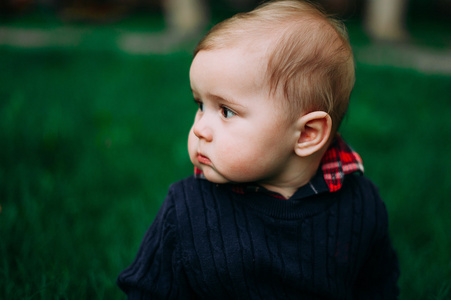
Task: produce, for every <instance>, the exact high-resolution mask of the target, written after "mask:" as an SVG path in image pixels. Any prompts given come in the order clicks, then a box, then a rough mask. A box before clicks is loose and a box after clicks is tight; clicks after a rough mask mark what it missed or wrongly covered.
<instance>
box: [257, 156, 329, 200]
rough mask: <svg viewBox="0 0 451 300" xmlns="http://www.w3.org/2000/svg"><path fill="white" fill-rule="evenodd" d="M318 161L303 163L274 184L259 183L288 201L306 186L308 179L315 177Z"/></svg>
mask: <svg viewBox="0 0 451 300" xmlns="http://www.w3.org/2000/svg"><path fill="white" fill-rule="evenodd" d="M319 164H320V160H318V159H312V160H309V161H308V162H307V163H306V162H305V161H303V162H302V163H300V164H299V165H298V166H295V167H293V168H292V170H289V171H287V173H286V174H285V176H284V178H279V180H278V181H274V182H259V184H260V185H261V186H263V187H264V188H266V189H267V190H270V191H272V192H276V193H278V194H280V195H282V196H283V197H284V198H285V199H289V198H290V197H291V196H293V194H294V193H295V192H296V191H297V190H298V189H299V188H300V187H302V186H304V185H306V184H308V182H309V181H310V179H312V177H313V176H315V174H316V172H317V171H318V168H319Z"/></svg>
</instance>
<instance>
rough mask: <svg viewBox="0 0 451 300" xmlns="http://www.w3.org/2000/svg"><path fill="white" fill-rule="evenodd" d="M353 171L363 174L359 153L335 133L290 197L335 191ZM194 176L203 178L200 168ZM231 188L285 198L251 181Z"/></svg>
mask: <svg viewBox="0 0 451 300" xmlns="http://www.w3.org/2000/svg"><path fill="white" fill-rule="evenodd" d="M354 172H360V173H362V174H363V172H364V168H363V163H362V159H361V158H360V155H359V154H358V153H357V152H355V151H354V150H353V149H352V148H351V147H350V146H349V145H348V144H347V143H346V142H345V141H344V140H343V138H342V137H341V136H340V135H339V134H337V136H336V138H335V140H334V142H333V143H332V144H331V145H330V147H329V149H327V151H326V153H325V154H324V156H323V158H322V160H321V164H320V168H319V169H318V172H317V173H316V175H315V176H313V178H312V179H311V180H310V181H309V183H308V184H306V185H305V186H302V187H300V188H299V189H298V191H297V192H296V193H295V194H294V195H293V196H292V197H291V199H300V198H305V197H308V196H311V195H314V194H319V193H322V192H336V191H338V190H339V189H340V188H341V187H342V185H343V182H344V178H345V175H347V174H351V173H354ZM194 176H195V177H196V178H202V179H205V176H204V174H203V173H202V171H201V170H199V169H197V168H196V167H195V168H194ZM231 188H232V190H233V191H234V192H236V193H239V194H245V193H256V192H257V193H258V192H264V193H267V194H270V195H271V196H274V197H276V198H281V199H285V198H284V197H283V196H282V195H280V194H278V193H274V192H271V191H269V190H267V189H265V188H263V187H262V186H259V185H257V184H253V183H233V184H231Z"/></svg>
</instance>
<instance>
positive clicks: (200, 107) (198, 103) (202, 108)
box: [194, 100, 204, 111]
mask: <svg viewBox="0 0 451 300" xmlns="http://www.w3.org/2000/svg"><path fill="white" fill-rule="evenodd" d="M194 102H195V103H196V104H197V106H199V110H200V111H204V104H203V103H202V102H200V101H198V100H194Z"/></svg>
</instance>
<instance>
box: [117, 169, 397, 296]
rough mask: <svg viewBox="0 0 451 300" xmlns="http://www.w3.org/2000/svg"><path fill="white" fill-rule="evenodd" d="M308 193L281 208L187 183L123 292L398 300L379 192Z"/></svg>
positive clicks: (267, 198)
mask: <svg viewBox="0 0 451 300" xmlns="http://www.w3.org/2000/svg"><path fill="white" fill-rule="evenodd" d="M313 190H315V192H318V191H317V189H313ZM311 191H312V189H306V188H305V189H303V190H302V189H301V190H300V191H298V192H297V193H296V194H295V195H294V196H293V197H292V198H290V199H289V200H283V199H277V198H274V197H272V196H271V195H269V194H266V193H244V194H240V193H236V192H233V191H232V188H231V186H230V185H217V184H214V183H210V182H208V181H206V180H201V179H195V178H194V177H189V178H187V179H185V180H183V181H180V182H178V183H176V184H174V185H172V186H171V188H170V190H169V193H168V196H167V198H166V200H165V202H164V203H163V205H162V207H161V209H160V211H159V213H158V215H157V217H156V219H155V220H154V222H153V224H152V226H151V227H150V229H149V230H148V232H147V234H146V236H145V237H144V239H143V242H142V245H141V247H140V250H139V252H138V254H137V257H136V259H135V261H134V262H133V263H132V264H131V265H130V266H129V267H128V268H127V269H126V270H124V271H123V272H122V273H121V274H120V276H119V278H118V285H119V286H120V287H121V289H122V290H124V291H125V292H126V293H127V294H128V295H129V298H130V299H365V300H368V299H384V300H386V299H396V298H397V295H398V288H397V285H396V282H397V278H398V274H399V269H398V262H397V258H396V255H395V253H394V251H393V249H392V246H391V243H390V239H389V236H388V228H387V227H388V225H387V224H388V220H387V213H386V209H385V206H384V204H383V202H382V201H381V199H380V198H379V195H378V192H377V190H376V188H375V187H374V185H373V184H372V183H371V182H370V181H369V180H367V179H366V178H365V177H364V176H360V175H354V174H353V175H347V176H346V178H345V181H344V184H343V187H342V188H341V189H340V190H339V191H337V192H333V193H330V192H324V190H320V192H319V194H315V193H312V192H311Z"/></svg>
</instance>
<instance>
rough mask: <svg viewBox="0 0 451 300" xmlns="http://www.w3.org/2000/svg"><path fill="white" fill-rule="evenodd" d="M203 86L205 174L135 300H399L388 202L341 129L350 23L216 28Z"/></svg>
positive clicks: (129, 279) (272, 9)
mask: <svg viewBox="0 0 451 300" xmlns="http://www.w3.org/2000/svg"><path fill="white" fill-rule="evenodd" d="M190 81H191V89H192V92H193V95H194V99H195V102H196V103H197V105H198V106H199V109H198V111H197V113H196V117H195V120H194V124H193V126H192V128H191V131H190V133H189V138H188V152H189V156H190V159H191V161H192V163H193V164H194V166H195V174H194V176H191V177H189V178H187V179H184V180H182V181H180V182H177V183H175V184H173V185H172V186H171V187H170V190H169V193H168V195H167V197H166V199H165V201H164V203H163V205H162V207H161V209H160V211H159V213H158V215H157V217H156V218H155V220H154V222H153V224H152V225H151V227H150V228H149V230H148V232H147V234H146V236H145V237H144V240H143V242H142V245H141V248H140V250H139V252H138V255H137V257H136V259H135V260H134V262H133V263H132V264H131V265H130V266H129V267H128V268H127V269H125V270H124V271H123V272H122V273H121V274H120V275H119V278H118V285H119V286H120V288H121V289H122V290H123V291H124V292H125V293H127V294H128V296H129V299H144V298H150V299H365V300H367V299H396V298H397V296H398V287H397V280H398V276H399V268H398V261H397V257H396V254H395V252H394V250H393V248H392V246H391V242H390V238H389V234H388V218H387V212H386V209H385V205H384V203H383V202H382V200H381V199H380V197H379V194H378V191H377V188H376V187H375V186H374V185H373V184H372V183H371V181H369V180H368V179H367V178H366V177H364V176H363V166H362V162H361V159H360V156H359V155H358V154H357V153H355V152H354V151H353V150H352V149H351V148H350V147H349V146H348V145H347V144H346V143H345V142H344V141H343V139H342V138H341V137H340V135H339V134H338V133H337V130H338V128H339V125H340V122H341V120H342V118H343V116H344V115H345V112H346V110H347V107H348V102H349V96H350V93H351V90H352V88H353V85H354V62H353V55H352V50H351V47H350V45H349V42H348V38H347V34H346V30H345V28H344V26H343V24H342V23H340V22H339V21H337V20H335V19H332V18H330V17H328V16H327V15H325V14H324V13H323V12H322V11H321V10H320V9H319V8H317V7H316V6H314V5H312V4H309V3H307V2H301V1H295V0H286V1H283V0H282V1H274V2H267V3H264V4H262V5H261V6H259V7H258V8H256V9H255V10H253V11H251V12H249V13H244V14H238V15H236V16H234V17H232V18H231V19H228V20H226V21H224V22H221V23H219V24H218V25H216V26H215V27H213V28H212V29H211V30H210V31H209V32H208V33H207V35H206V36H205V37H204V38H203V39H202V40H201V42H200V43H199V45H198V46H197V48H196V50H195V53H194V59H193V62H192V65H191V69H190Z"/></svg>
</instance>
